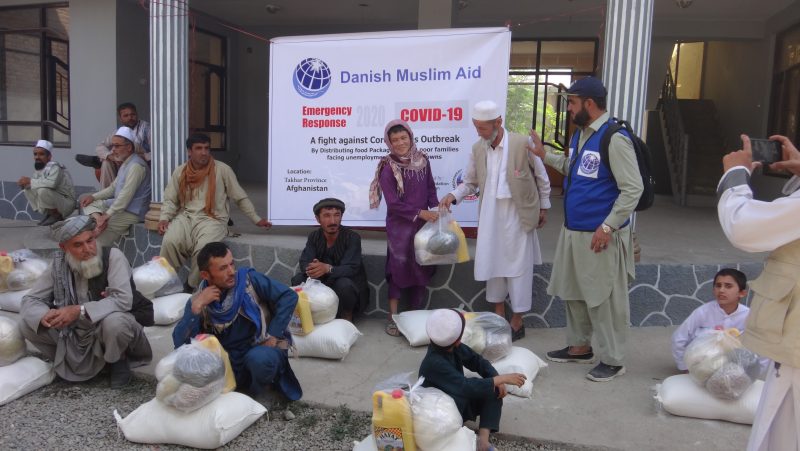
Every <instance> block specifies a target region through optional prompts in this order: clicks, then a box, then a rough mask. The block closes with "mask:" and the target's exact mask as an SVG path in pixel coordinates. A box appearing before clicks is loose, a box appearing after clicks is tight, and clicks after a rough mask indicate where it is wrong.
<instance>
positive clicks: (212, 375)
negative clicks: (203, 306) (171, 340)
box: [114, 335, 267, 449]
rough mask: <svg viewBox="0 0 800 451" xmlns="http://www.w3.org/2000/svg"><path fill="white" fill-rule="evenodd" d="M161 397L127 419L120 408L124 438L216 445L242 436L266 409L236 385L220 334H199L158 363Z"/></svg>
mask: <svg viewBox="0 0 800 451" xmlns="http://www.w3.org/2000/svg"><path fill="white" fill-rule="evenodd" d="M156 377H157V378H158V381H159V382H158V387H157V388H156V398H155V399H152V400H151V401H149V402H146V403H145V404H142V405H141V406H139V407H138V408H137V409H136V410H134V411H133V412H131V413H130V415H128V416H127V417H125V418H122V416H121V415H120V414H119V413H118V412H117V411H116V410H115V411H114V418H115V419H116V421H117V426H119V428H120V430H122V433H123V434H124V435H125V438H126V439H128V440H130V441H132V442H137V443H153V444H162V443H173V444H176V445H183V446H191V447H195V448H203V449H213V448H218V447H220V446H223V445H225V444H226V443H228V442H229V441H231V440H233V439H234V438H236V437H238V436H239V434H241V433H242V431H244V430H245V429H247V427H248V426H250V425H251V424H253V423H254V422H255V421H256V420H258V419H259V418H260V417H261V416H262V415H264V413H266V411H267V409H265V408H264V406H262V405H261V404H260V403H258V402H256V401H254V400H252V399H251V398H250V397H248V396H246V395H243V394H241V393H235V392H232V390H234V389H235V388H236V381H235V379H234V375H233V369H232V368H231V365H230V361H229V360H228V354H227V353H226V352H225V350H224V349H223V348H222V346H221V345H220V343H219V341H218V340H217V338H216V337H214V336H210V335H198V336H197V337H195V339H193V340H192V343H190V344H188V345H184V346H181V347H180V348H178V349H176V350H175V351H173V352H172V353H171V354H169V355H168V356H166V357H164V358H163V359H161V361H160V362H158V365H157V366H156Z"/></svg>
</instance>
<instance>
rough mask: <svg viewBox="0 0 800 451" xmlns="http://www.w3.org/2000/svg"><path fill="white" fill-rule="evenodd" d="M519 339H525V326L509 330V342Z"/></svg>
mask: <svg viewBox="0 0 800 451" xmlns="http://www.w3.org/2000/svg"><path fill="white" fill-rule="evenodd" d="M520 338H525V325H524V324H523V325H522V326H520V328H519V329H517V330H514V329H511V341H517V340H519V339H520Z"/></svg>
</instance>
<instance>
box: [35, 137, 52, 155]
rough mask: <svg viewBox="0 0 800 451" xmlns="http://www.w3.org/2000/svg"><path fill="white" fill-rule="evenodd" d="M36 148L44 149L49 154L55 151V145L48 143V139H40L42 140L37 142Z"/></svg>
mask: <svg viewBox="0 0 800 451" xmlns="http://www.w3.org/2000/svg"><path fill="white" fill-rule="evenodd" d="M34 147H40V148H42V149H44V150H46V151H48V152H52V151H53V143H51V142H50V141H48V140H46V139H40V140H38V141H36V145H35V146H34Z"/></svg>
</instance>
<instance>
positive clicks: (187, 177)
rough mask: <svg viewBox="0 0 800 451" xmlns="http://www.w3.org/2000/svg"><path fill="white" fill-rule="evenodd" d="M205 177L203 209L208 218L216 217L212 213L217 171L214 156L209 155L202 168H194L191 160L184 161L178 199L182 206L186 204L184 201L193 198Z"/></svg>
mask: <svg viewBox="0 0 800 451" xmlns="http://www.w3.org/2000/svg"><path fill="white" fill-rule="evenodd" d="M206 178H208V187H207V189H206V206H205V208H204V209H203V211H205V212H206V214H207V215H208V216H209V217H210V218H214V219H217V216H216V215H215V214H214V207H215V205H214V203H215V202H214V197H215V196H216V193H217V171H216V163H215V162H214V157H209V161H208V164H207V165H206V167H204V168H203V169H195V168H194V166H192V162H191V161H187V162H186V166H185V167H184V168H183V172H182V173H181V177H180V180H179V181H178V201H179V202H180V204H181V205H182V206H183V205H186V202H188V201H189V200H191V199H193V198H194V196H195V195H196V193H197V192H198V191H199V190H200V186H201V185H202V184H203V181H204V180H205V179H206Z"/></svg>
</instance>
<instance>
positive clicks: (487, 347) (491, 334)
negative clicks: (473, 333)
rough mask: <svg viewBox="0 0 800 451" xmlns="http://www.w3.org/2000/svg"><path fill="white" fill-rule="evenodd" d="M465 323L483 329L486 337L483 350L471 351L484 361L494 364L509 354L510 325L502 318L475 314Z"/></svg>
mask: <svg viewBox="0 0 800 451" xmlns="http://www.w3.org/2000/svg"><path fill="white" fill-rule="evenodd" d="M467 323H469V324H471V325H472V326H473V327H475V328H477V327H479V328H481V329H483V333H484V336H485V337H486V338H485V344H484V347H483V349H482V350H481V351H480V352H479V351H477V350H475V348H472V349H473V350H474V351H475V352H479V353H480V354H481V355H482V356H483V358H485V359H486V360H488V361H490V362H496V361H498V360H500V359H502V358H503V357H505V356H507V355H508V354H509V353H510V352H511V325H510V324H508V321H506V320H505V318H503V317H502V316H500V315H497V314H495V313H491V312H476V313H475V314H474V316H471V317H470V318H469V319H467ZM470 347H472V346H470Z"/></svg>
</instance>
